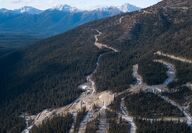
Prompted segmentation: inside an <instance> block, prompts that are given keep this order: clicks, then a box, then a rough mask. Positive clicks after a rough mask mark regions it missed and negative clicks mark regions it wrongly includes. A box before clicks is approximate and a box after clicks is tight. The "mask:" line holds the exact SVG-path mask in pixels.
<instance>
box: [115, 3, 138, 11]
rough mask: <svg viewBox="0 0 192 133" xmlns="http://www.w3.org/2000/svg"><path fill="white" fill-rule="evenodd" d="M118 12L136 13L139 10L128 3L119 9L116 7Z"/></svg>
mask: <svg viewBox="0 0 192 133" xmlns="http://www.w3.org/2000/svg"><path fill="white" fill-rule="evenodd" d="M117 8H118V9H119V10H120V11H122V12H133V11H137V10H139V9H140V8H139V7H136V6H134V5H131V4H129V3H126V4H124V5H121V6H119V7H117Z"/></svg>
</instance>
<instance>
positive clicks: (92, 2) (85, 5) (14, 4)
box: [0, 0, 160, 9]
mask: <svg viewBox="0 0 192 133" xmlns="http://www.w3.org/2000/svg"><path fill="white" fill-rule="evenodd" d="M159 1H160V0H0V8H8V9H15V8H20V7H22V6H33V7H36V8H39V9H47V8H50V7H55V6H57V5H60V4H68V5H71V6H74V7H77V8H80V9H90V8H95V7H98V6H103V5H105V6H111V5H122V4H124V3H130V4H133V5H136V6H138V7H147V6H150V5H153V4H155V3H157V2H159Z"/></svg>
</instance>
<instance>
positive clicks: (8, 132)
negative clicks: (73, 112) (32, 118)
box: [0, 0, 192, 133]
mask: <svg viewBox="0 0 192 133" xmlns="http://www.w3.org/2000/svg"><path fill="white" fill-rule="evenodd" d="M191 16H192V2H191V1H190V0H183V1H181V0H164V1H162V2H160V3H158V4H157V5H154V6H152V7H149V8H147V9H143V10H141V11H137V12H133V13H126V14H123V15H119V16H115V17H111V18H107V19H104V20H99V21H95V22H92V23H88V24H86V25H82V26H80V27H78V28H76V29H73V30H71V31H68V32H66V33H64V34H60V35H57V36H54V37H50V38H48V39H45V40H42V41H40V42H38V43H36V44H34V45H32V46H30V47H28V48H24V49H21V50H18V51H15V52H12V53H10V54H8V55H6V56H3V57H2V58H1V57H0V75H1V80H0V106H1V108H0V132H2V133H15V132H21V131H22V130H23V129H24V127H25V126H26V125H25V122H24V119H22V118H21V117H19V116H20V115H21V114H22V113H26V112H27V113H28V114H29V115H35V114H38V113H39V112H41V111H43V110H44V109H53V108H58V107H62V106H65V105H68V104H69V103H71V102H73V101H74V100H75V99H77V98H78V97H79V96H80V94H81V93H82V90H80V88H79V87H78V86H79V85H81V84H82V83H84V82H85V81H86V76H87V75H89V74H92V73H93V80H94V81H95V84H96V88H97V90H96V91H97V93H99V92H103V91H105V90H108V91H110V92H111V93H115V94H119V93H120V92H122V91H125V90H127V89H128V90H129V91H130V92H128V93H126V91H125V94H124V93H122V94H119V95H115V96H116V97H115V100H114V101H115V102H116V103H115V104H116V106H115V105H114V106H115V107H114V108H115V109H114V108H113V109H110V110H109V111H114V110H115V111H116V112H115V114H113V113H114V112H112V113H111V114H109V115H107V116H105V117H106V119H109V120H110V121H111V123H110V124H109V130H110V131H111V130H113V128H114V125H117V124H116V123H118V121H120V120H118V119H115V120H114V119H113V117H112V118H110V116H111V115H114V117H116V115H118V114H119V113H117V112H118V111H119V110H121V107H119V106H120V105H123V103H122V104H121V100H122V99H121V98H124V99H123V100H124V101H125V108H127V110H128V111H129V112H131V115H133V118H134V120H135V125H133V124H132V125H131V127H135V126H136V127H137V131H138V132H139V133H140V132H141V133H150V132H151V133H152V132H154V131H156V130H161V129H162V127H166V125H168V126H167V131H165V132H168V131H171V132H172V131H173V132H174V131H176V130H178V131H183V133H189V132H190V128H189V127H188V125H187V124H186V121H187V120H183V121H184V122H172V121H169V119H168V120H167V121H164V122H161V121H154V122H153V123H154V124H153V125H151V123H149V122H148V121H147V120H146V121H144V120H142V119H139V117H146V118H151V117H150V116H153V117H158V118H159V117H167V116H168V117H171V118H172V117H173V118H175V117H176V118H178V119H180V118H181V117H185V114H184V113H183V111H185V109H184V108H183V107H184V106H186V105H185V104H189V109H191V108H192V107H191V101H190V100H191V95H188V96H187V97H185V96H186V95H182V96H181V97H182V98H183V99H186V102H185V103H184V102H182V104H180V103H178V104H175V103H174V102H175V101H176V103H177V102H178V96H177V92H178V91H181V90H180V89H178V88H181V87H183V86H186V87H187V89H183V91H182V93H184V94H185V92H186V91H189V93H188V94H191V88H190V85H189V86H188V85H187V83H189V84H191V83H192V78H191V77H192V63H186V62H182V61H179V60H175V59H171V58H168V57H162V56H161V55H157V54H154V53H155V52H157V51H162V52H164V53H167V54H171V55H174V56H178V57H183V58H187V59H189V60H192V45H191V44H192V37H191V36H192V35H191V34H192V25H191V23H192V17H191ZM96 30H99V31H101V32H102V35H101V36H98V39H99V42H101V43H102V44H106V45H108V46H111V47H112V48H114V49H115V50H116V49H117V50H118V52H113V51H112V52H110V51H111V49H109V47H104V48H103V49H98V48H97V47H96V46H95V45H94V44H95V42H96V41H95V40H96V37H95V35H97V31H96ZM99 57H101V58H99ZM157 59H159V60H163V61H162V62H161V61H159V62H160V63H157V62H154V60H157ZM98 61H99V63H98ZM166 62H168V63H170V64H173V66H174V68H172V69H174V70H176V77H174V79H173V81H172V80H171V82H168V84H165V83H164V81H165V80H166V79H167V78H169V76H170V75H168V74H167V71H170V70H169V69H170V66H168V65H167V64H166ZM98 64H99V65H98ZM135 64H137V65H138V66H139V67H138V73H139V74H140V75H141V76H140V77H142V78H143V80H142V83H138V76H134V74H133V66H134V65H135ZM97 65H98V66H99V67H98V69H96V73H94V72H93V71H94V70H95V67H96V68H97ZM172 71H173V70H172ZM172 71H171V72H172ZM174 72H175V71H174ZM174 72H172V73H174ZM139 74H136V75H139ZM91 76H92V75H91ZM174 76H175V75H174ZM143 82H144V83H143ZM135 84H136V85H135ZM133 85H135V86H134V87H135V88H134V87H132V86H133ZM151 85H161V86H160V87H162V86H163V87H162V88H163V89H162V88H160V87H159V88H160V89H161V91H162V92H161V91H160V92H159V93H156V92H155V91H154V90H150V88H152V89H153V86H151ZM137 88H139V90H137ZM154 88H155V89H156V88H158V87H156V86H155V87H154ZM147 89H149V90H150V91H151V92H150V93H146V92H145V91H148V90H147ZM157 90H158V89H157ZM143 91H144V92H143ZM163 91H166V92H167V93H163ZM132 93H133V94H132ZM134 93H136V94H134ZM151 93H153V94H151ZM119 96H120V97H119ZM126 96H128V97H126ZM165 96H167V97H165ZM167 99H168V100H167ZM175 99H176V100H175ZM179 99H180V98H179ZM123 100H122V101H123ZM150 100H151V101H150ZM171 100H174V102H172V101H171ZM155 102H157V104H158V105H159V108H158V107H157V106H156V105H155ZM146 103H147V104H149V105H150V106H144V104H146ZM153 103H154V104H153ZM118 105H119V106H118ZM95 108H96V109H94V110H96V111H97V110H99V109H98V108H99V107H95ZM107 108H108V107H107ZM148 108H150V110H149V109H148ZM153 109H154V110H153ZM166 109H168V110H166ZM182 109H183V110H182ZM106 112H107V111H106ZM140 112H142V114H140ZM186 112H187V111H186ZM187 113H188V112H187ZM189 114H190V113H189ZM183 115H184V116H183ZM98 116H100V115H98ZM101 116H102V113H101ZM68 117H70V119H71V116H68ZM135 117H137V118H135ZM99 118H100V117H98V119H99ZM171 118H170V119H171ZM178 119H176V120H178ZM181 119H182V118H181ZM5 120H6V121H5ZM53 120H55V121H56V122H53V123H54V124H56V125H58V124H57V123H60V121H64V122H66V123H68V124H69V125H70V122H71V121H66V120H63V118H55V119H53ZM96 120H97V118H95V121H92V123H97V121H96ZM103 121H104V120H103ZM132 122H133V121H132ZM50 123H52V121H51V120H50V121H48V124H50ZM92 123H89V124H90V125H91V124H92ZM68 124H67V125H66V126H68ZM89 124H88V125H89ZM121 124H122V125H120V126H118V127H117V128H121V127H124V126H125V125H124V124H127V123H126V122H125V121H124V120H122V123H121ZM129 124H130V123H129ZM59 125H60V127H65V126H63V125H61V124H59ZM111 125H112V126H111ZM80 127H81V126H80ZM88 127H91V126H88ZM96 127H97V126H95V127H93V129H91V128H87V129H86V130H87V131H92V130H96V129H95V128H96ZM160 127H161V128H160ZM41 129H42V130H47V127H46V125H45V126H44V127H40V128H36V129H34V132H37V133H38V132H41ZM65 129H66V130H68V127H65ZM143 129H144V130H143ZM163 129H164V128H163ZM142 131H143V132H142ZM163 132H164V130H163Z"/></svg>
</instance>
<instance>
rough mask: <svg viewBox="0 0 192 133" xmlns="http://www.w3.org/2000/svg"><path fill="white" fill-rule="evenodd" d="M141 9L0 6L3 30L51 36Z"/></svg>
mask: <svg viewBox="0 0 192 133" xmlns="http://www.w3.org/2000/svg"><path fill="white" fill-rule="evenodd" d="M139 9H140V8H138V7H136V6H133V5H130V4H125V5H122V6H120V7H100V8H98V9H94V10H89V11H87V10H79V9H77V8H75V7H71V6H69V5H60V6H57V7H55V8H51V9H47V10H45V11H42V10H39V9H36V8H33V7H27V6H26V7H23V8H20V9H15V10H7V9H0V31H1V33H27V34H38V35H42V36H52V35H55V34H59V33H62V32H65V31H67V30H69V29H72V28H74V27H77V26H79V25H81V24H84V23H87V22H90V21H94V20H98V19H101V18H105V17H109V16H114V15H117V14H120V13H122V12H132V11H136V10H139Z"/></svg>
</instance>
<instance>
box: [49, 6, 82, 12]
mask: <svg viewBox="0 0 192 133" xmlns="http://www.w3.org/2000/svg"><path fill="white" fill-rule="evenodd" d="M52 10H59V11H70V12H74V11H78V10H79V9H77V8H76V7H72V6H69V5H57V6H56V7H54V8H53V9H52Z"/></svg>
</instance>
